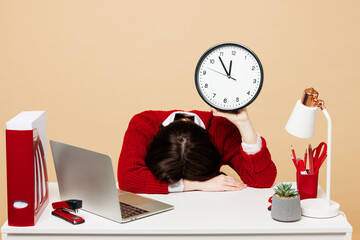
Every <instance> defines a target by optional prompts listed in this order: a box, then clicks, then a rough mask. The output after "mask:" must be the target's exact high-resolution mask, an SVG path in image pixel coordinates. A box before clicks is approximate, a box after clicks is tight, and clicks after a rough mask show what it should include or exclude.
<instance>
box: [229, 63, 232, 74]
mask: <svg viewBox="0 0 360 240" xmlns="http://www.w3.org/2000/svg"><path fill="white" fill-rule="evenodd" d="M231 65H232V60H231V61H230V66H229V78H231Z"/></svg>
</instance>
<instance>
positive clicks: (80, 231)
mask: <svg viewBox="0 0 360 240" xmlns="http://www.w3.org/2000/svg"><path fill="white" fill-rule="evenodd" d="M49 187H50V203H52V202H55V201H59V199H60V198H59V193H58V188H57V184H56V183H50V184H49ZM272 194H273V190H272V189H271V188H269V189H255V188H248V189H245V190H243V191H240V192H222V193H207V192H187V193H172V194H169V195H160V194H156V195H147V196H148V197H151V198H154V199H157V200H160V201H164V202H167V203H169V204H172V205H174V206H175V209H174V210H171V211H168V212H165V213H161V214H158V215H154V216H150V217H147V218H143V219H139V220H136V221H133V222H130V223H125V224H118V223H115V222H113V221H110V220H107V219H104V218H101V217H98V216H96V215H93V214H90V213H87V212H85V211H79V212H78V215H80V216H82V217H83V218H84V219H85V223H83V224H80V225H72V224H70V223H67V222H65V221H64V220H62V219H59V218H57V217H54V216H52V215H51V211H52V208H51V204H49V205H48V206H47V208H46V209H45V211H44V213H43V215H42V216H41V217H40V219H39V221H38V222H37V224H36V226H34V227H9V226H8V223H7V221H6V222H5V223H4V225H3V226H2V228H1V233H2V239H3V240H11V239H37V240H38V239H40V240H41V239H102V240H105V239H121V238H126V239H177V240H180V239H185V238H186V239H195V238H196V239H207V240H208V239H210V240H211V239H215V238H216V239H276V240H279V239H280V240H281V239H304V238H306V239H326V240H332V239H347V240H350V239H351V234H352V227H351V225H350V224H349V223H348V222H347V221H346V219H345V217H343V216H341V215H339V216H337V217H335V218H330V219H312V218H306V217H302V218H301V220H300V221H298V222H293V223H283V222H278V221H275V220H273V219H272V218H271V215H270V212H269V211H268V210H267V208H268V206H269V205H270V204H269V203H268V202H267V200H268V198H269V197H270V196H271V195H272ZM320 194H322V195H323V193H320Z"/></svg>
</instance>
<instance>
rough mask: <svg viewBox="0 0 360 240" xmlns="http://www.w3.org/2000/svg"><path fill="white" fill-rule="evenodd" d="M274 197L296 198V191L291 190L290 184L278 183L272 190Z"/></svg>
mask: <svg viewBox="0 0 360 240" xmlns="http://www.w3.org/2000/svg"><path fill="white" fill-rule="evenodd" d="M274 191H275V195H277V196H279V197H285V198H291V197H296V196H297V195H298V192H297V190H295V189H294V188H292V184H291V183H280V184H279V185H277V186H276V188H274Z"/></svg>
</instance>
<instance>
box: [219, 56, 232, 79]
mask: <svg viewBox="0 0 360 240" xmlns="http://www.w3.org/2000/svg"><path fill="white" fill-rule="evenodd" d="M219 59H220V62H221V65H222V66H223V68H224V70H225V73H226V75H227V76H228V77H229V76H230V74H229V73H228V71H227V70H226V67H225V65H224V63H223V61H222V59H221V57H219Z"/></svg>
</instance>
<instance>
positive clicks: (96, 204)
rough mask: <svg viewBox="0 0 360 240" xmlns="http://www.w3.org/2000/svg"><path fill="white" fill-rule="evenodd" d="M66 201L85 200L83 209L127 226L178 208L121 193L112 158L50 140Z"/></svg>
mask: <svg viewBox="0 0 360 240" xmlns="http://www.w3.org/2000/svg"><path fill="white" fill-rule="evenodd" d="M50 146H51V151H52V155H53V159H54V164H55V170H56V176H57V180H58V185H59V192H60V198H61V199H62V200H68V199H79V200H82V202H83V203H82V204H83V205H82V209H83V210H86V211H88V212H91V213H94V214H96V215H99V216H101V217H104V218H107V219H110V220H113V221H116V222H119V223H125V222H129V221H132V220H135V219H139V218H143V217H146V216H149V215H153V214H156V213H160V212H164V211H167V210H171V209H174V206H172V205H169V204H166V203H162V202H159V201H156V200H153V199H150V198H145V197H142V196H139V195H136V194H133V193H130V192H126V191H122V190H119V189H117V187H116V180H115V176H114V172H113V167H112V161H111V158H110V156H109V155H105V154H101V153H97V152H93V151H90V150H86V149H83V148H79V147H75V146H71V145H68V144H64V143H60V142H57V141H53V140H50Z"/></svg>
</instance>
